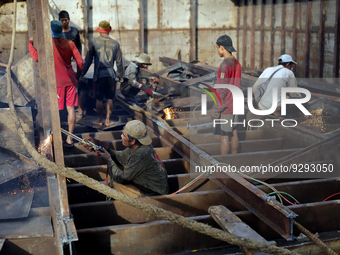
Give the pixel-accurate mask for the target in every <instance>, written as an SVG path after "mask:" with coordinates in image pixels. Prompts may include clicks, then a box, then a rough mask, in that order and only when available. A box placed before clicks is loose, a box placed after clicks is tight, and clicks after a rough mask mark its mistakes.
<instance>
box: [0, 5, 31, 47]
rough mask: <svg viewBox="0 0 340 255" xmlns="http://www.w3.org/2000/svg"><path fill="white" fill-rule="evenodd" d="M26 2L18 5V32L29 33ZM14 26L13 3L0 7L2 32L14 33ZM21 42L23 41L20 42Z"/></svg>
mask: <svg viewBox="0 0 340 255" xmlns="http://www.w3.org/2000/svg"><path fill="white" fill-rule="evenodd" d="M26 16H27V8H26V2H18V3H17V23H16V32H19V33H20V32H27V19H25V18H23V17H26ZM12 24H13V3H6V4H4V5H2V6H0V27H1V32H12ZM20 42H21V41H20Z"/></svg>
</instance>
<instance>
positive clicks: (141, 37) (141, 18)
mask: <svg viewBox="0 0 340 255" xmlns="http://www.w3.org/2000/svg"><path fill="white" fill-rule="evenodd" d="M120 43H122V42H120ZM144 51H145V49H144V1H143V0H139V53H144Z"/></svg>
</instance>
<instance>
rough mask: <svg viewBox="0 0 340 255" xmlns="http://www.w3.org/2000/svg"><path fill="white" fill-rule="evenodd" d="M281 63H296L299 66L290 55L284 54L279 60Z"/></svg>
mask: <svg viewBox="0 0 340 255" xmlns="http://www.w3.org/2000/svg"><path fill="white" fill-rule="evenodd" d="M278 60H279V61H282V62H283V63H290V62H292V63H294V64H296V65H297V63H296V62H295V61H293V58H292V56H291V55H288V54H283V55H282V56H280V57H279V59H278Z"/></svg>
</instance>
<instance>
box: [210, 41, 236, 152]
mask: <svg viewBox="0 0 340 255" xmlns="http://www.w3.org/2000/svg"><path fill="white" fill-rule="evenodd" d="M216 49H217V53H218V55H219V56H220V57H223V58H224V59H223V61H222V63H221V64H220V67H219V68H218V72H217V84H230V85H234V86H236V87H238V88H240V82H241V72H242V67H241V65H240V63H239V62H238V61H237V59H236V58H235V57H234V56H233V55H232V53H233V52H235V51H236V50H235V48H234V47H233V42H232V40H231V38H230V37H229V36H228V35H222V36H220V37H219V38H218V39H217V41H216ZM216 92H217V93H218V95H219V96H220V98H221V100H222V105H219V106H214V107H213V111H212V118H213V119H225V120H227V121H228V123H227V124H218V125H216V127H215V128H214V134H215V135H219V136H220V141H221V155H225V154H229V152H231V154H236V153H237V151H238V146H239V139H238V135H237V125H236V124H234V123H235V122H237V121H238V116H237V115H233V95H232V93H231V91H230V90H228V89H226V88H218V89H216ZM229 143H230V145H229Z"/></svg>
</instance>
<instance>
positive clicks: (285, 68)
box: [253, 54, 301, 116]
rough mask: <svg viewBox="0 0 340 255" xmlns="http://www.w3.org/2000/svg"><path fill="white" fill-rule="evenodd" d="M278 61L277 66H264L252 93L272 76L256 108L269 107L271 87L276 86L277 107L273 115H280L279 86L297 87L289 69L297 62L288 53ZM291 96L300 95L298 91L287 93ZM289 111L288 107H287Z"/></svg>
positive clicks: (271, 98) (270, 104)
mask: <svg viewBox="0 0 340 255" xmlns="http://www.w3.org/2000/svg"><path fill="white" fill-rule="evenodd" d="M278 61H279V63H278V65H277V66H274V67H268V68H266V69H265V70H264V71H263V73H262V74H261V75H260V77H259V78H258V79H257V81H256V82H255V84H254V85H253V93H254V94H255V93H256V91H257V90H258V88H259V87H260V84H262V83H263V82H265V81H267V80H268V79H269V78H270V77H271V76H272V75H273V74H274V72H275V74H274V75H273V76H272V78H271V80H270V82H269V84H268V87H267V89H266V91H265V92H264V94H263V96H262V98H261V100H260V101H259V102H258V108H259V109H260V110H267V109H270V108H271V106H272V101H273V88H274V87H276V88H277V108H276V110H275V112H274V115H276V116H278V115H280V108H281V88H282V87H293V88H294V87H295V88H296V87H297V82H296V79H295V75H294V73H293V72H292V71H291V70H292V69H293V67H294V65H296V64H297V63H296V62H295V61H293V59H292V57H291V56H290V55H288V54H284V55H282V56H280V57H279V59H278ZM289 95H290V97H291V98H296V97H301V94H300V93H289ZM287 106H288V105H287ZM287 111H288V113H289V109H287Z"/></svg>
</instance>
